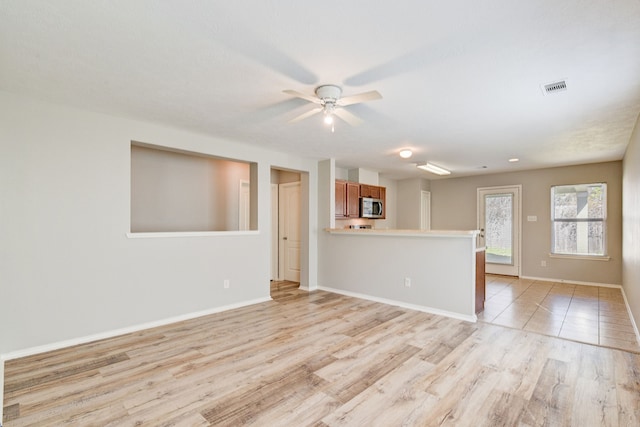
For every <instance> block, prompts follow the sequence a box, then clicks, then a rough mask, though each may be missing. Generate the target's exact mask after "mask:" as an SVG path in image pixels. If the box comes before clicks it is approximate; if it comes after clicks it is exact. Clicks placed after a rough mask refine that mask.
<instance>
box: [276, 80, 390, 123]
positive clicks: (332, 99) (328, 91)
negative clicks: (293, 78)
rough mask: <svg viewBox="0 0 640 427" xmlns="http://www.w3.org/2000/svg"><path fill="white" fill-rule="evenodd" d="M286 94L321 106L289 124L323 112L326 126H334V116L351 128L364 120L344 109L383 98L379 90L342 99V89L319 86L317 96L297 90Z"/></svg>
mask: <svg viewBox="0 0 640 427" xmlns="http://www.w3.org/2000/svg"><path fill="white" fill-rule="evenodd" d="M284 93H287V94H289V95H293V96H295V97H298V98H302V99H304V100H307V101H309V102H313V103H314V104H318V105H319V107H316V108H314V109H313V110H311V111H307V112H306V113H303V114H301V115H299V116H298V117H295V118H293V119H291V120H289V123H295V122H299V121H300V120H304V119H306V118H308V117H311V116H313V115H314V114H318V113H320V112H322V113H323V114H324V122H325V123H326V124H330V125H333V116H337V117H339V118H341V119H342V120H344V121H345V122H347V123H349V124H350V125H351V126H358V125H359V124H361V123H362V120H361V119H360V118H358V117H356V116H355V115H354V114H353V113H351V112H349V111H347V110H345V109H344V108H343V107H346V106H347V105H353V104H359V103H361V102H367V101H374V100H376V99H381V98H382V95H380V93H379V92H378V91H377V90H372V91H369V92H364V93H360V94H358V95H351V96H345V97H342V88H341V87H340V86H336V85H322V86H318V87H317V88H316V90H315V96H311V95H305V94H304V93H300V92H298V91H295V90H285V91H284ZM332 130H333V127H332Z"/></svg>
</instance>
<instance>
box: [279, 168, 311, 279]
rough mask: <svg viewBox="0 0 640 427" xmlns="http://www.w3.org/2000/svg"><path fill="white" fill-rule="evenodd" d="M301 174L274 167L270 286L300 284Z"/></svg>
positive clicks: (301, 237) (302, 219)
mask: <svg viewBox="0 0 640 427" xmlns="http://www.w3.org/2000/svg"><path fill="white" fill-rule="evenodd" d="M302 181H303V179H302V174H301V173H300V172H296V171H289V170H282V169H275V168H272V169H271V286H272V288H273V285H274V284H279V283H283V284H284V283H286V286H287V288H290V287H291V285H292V284H295V286H296V287H299V285H300V281H301V270H302V265H301V248H302V245H303V244H304V241H305V240H306V239H303V234H302V229H303V227H302V226H303V221H308V217H307V218H306V219H305V217H304V216H303V215H302V203H303V200H302V199H303V191H302V190H303V189H302Z"/></svg>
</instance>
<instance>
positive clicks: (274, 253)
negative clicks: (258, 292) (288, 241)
mask: <svg viewBox="0 0 640 427" xmlns="http://www.w3.org/2000/svg"><path fill="white" fill-rule="evenodd" d="M278 209H279V206H278V184H271V280H281V279H280V275H279V274H278V259H279V254H278V242H279V239H280V236H278V220H279V219H278Z"/></svg>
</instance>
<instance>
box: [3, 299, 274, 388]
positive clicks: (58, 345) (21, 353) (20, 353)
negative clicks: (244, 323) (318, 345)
mask: <svg viewBox="0 0 640 427" xmlns="http://www.w3.org/2000/svg"><path fill="white" fill-rule="evenodd" d="M265 301H271V298H270V297H265V298H258V299H254V300H250V301H243V302H240V303H236V304H229V305H225V306H222V307H216V308H211V309H208V310H202V311H196V312H193V313H187V314H182V315H180V316H174V317H169V318H166V319H161V320H156V321H153V322H147V323H142V324H138V325H133V326H127V327H125V328H120V329H114V330H111V331H106V332H101V333H97V334H92V335H87V336H84V337H79V338H73V339H70V340H65V341H58V342H55V343H51V344H45V345H41V346H37V347H31V348H26V349H23V350H17V351H13V352H10V353H5V354H0V359H3V360H12V359H19V358H21V357H27V356H33V355H34V354H40V353H46V352H48V351H53V350H59V349H62V348H66V347H72V346H74V345H78V344H86V343H89V342H93V341H98V340H102V339H106V338H113V337H117V336H119V335H124V334H130V333H132V332H139V331H142V330H145V329H151V328H156V327H158V326H165V325H169V324H171V323H177V322H182V321H184V320H190V319H195V318H197V317H202V316H208V315H210V314H214V313H220V312H223V311H228V310H233V309H235V308H241V307H246V306H249V305H253V304H260V303H262V302H265ZM3 384H4V381H3Z"/></svg>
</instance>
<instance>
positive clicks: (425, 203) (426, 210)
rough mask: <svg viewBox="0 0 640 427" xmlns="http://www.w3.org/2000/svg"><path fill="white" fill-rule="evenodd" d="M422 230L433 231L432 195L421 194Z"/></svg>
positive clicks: (423, 192)
mask: <svg viewBox="0 0 640 427" xmlns="http://www.w3.org/2000/svg"><path fill="white" fill-rule="evenodd" d="M420 229H421V230H431V193H430V192H429V191H421V192H420Z"/></svg>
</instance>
